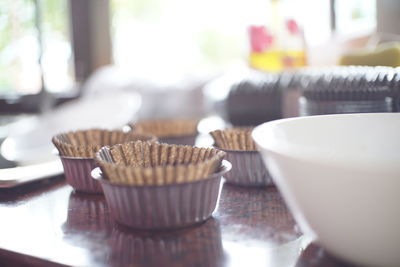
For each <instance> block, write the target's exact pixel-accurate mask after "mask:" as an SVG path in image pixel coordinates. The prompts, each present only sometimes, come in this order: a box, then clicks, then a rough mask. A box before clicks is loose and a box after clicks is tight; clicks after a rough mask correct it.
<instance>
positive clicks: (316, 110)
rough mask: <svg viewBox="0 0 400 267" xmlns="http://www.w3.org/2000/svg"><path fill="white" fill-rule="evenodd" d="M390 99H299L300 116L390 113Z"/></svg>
mask: <svg viewBox="0 0 400 267" xmlns="http://www.w3.org/2000/svg"><path fill="white" fill-rule="evenodd" d="M391 111H392V99H391V98H390V97H386V98H384V99H382V100H360V101H334V100H332V101H320V100H318V101H315V100H308V99H307V98H305V97H300V98H299V113H300V116H311V115H325V114H344V113H375V112H391Z"/></svg>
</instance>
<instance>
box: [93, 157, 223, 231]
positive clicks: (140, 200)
mask: <svg viewBox="0 0 400 267" xmlns="http://www.w3.org/2000/svg"><path fill="white" fill-rule="evenodd" d="M229 169H230V164H229V163H228V162H226V161H225V162H224V164H223V167H222V169H221V170H220V171H219V172H218V173H215V174H212V175H210V176H209V177H207V179H202V180H200V181H196V182H188V183H182V184H171V185H163V186H131V185H120V184H113V183H110V182H108V181H107V180H106V179H104V177H101V176H99V175H97V174H96V171H99V169H95V171H93V172H92V176H93V177H94V178H96V179H99V180H100V182H101V184H102V186H103V189H104V195H105V198H106V200H107V204H108V207H109V209H110V212H111V216H112V217H113V219H114V220H115V221H117V222H119V223H121V224H123V225H126V226H129V227H133V228H137V229H147V230H161V229H174V228H181V227H186V226H189V225H193V224H197V223H200V222H203V221H205V220H207V219H208V218H209V217H210V216H211V214H212V212H213V211H214V209H215V207H216V204H217V200H218V196H219V191H220V184H221V177H222V175H224V174H225V173H226V172H227V171H229Z"/></svg>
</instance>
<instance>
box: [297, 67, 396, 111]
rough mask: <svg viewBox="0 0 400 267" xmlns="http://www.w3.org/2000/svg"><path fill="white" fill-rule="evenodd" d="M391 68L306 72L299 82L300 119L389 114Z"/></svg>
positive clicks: (390, 109)
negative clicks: (306, 117)
mask: <svg viewBox="0 0 400 267" xmlns="http://www.w3.org/2000/svg"><path fill="white" fill-rule="evenodd" d="M390 70H392V68H385V67H356V66H354V67H335V68H330V69H322V70H319V71H313V72H311V71H310V72H308V73H305V74H304V75H303V78H302V96H301V97H300V98H299V113H300V115H301V116H309V115H323V114H340V113H371V112H391V111H393V106H392V102H393V101H392V92H391V89H390V87H389V81H391V80H392V77H393V75H390Z"/></svg>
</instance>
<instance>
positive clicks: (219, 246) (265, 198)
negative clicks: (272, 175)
mask: <svg viewBox="0 0 400 267" xmlns="http://www.w3.org/2000/svg"><path fill="white" fill-rule="evenodd" d="M0 218H1V219H0V265H1V266H60V265H61V266H63V265H72V266H252V267H253V266H274V267H275V266H276V267H278V266H297V267H299V266H328V267H329V266H332V267H333V266H344V265H345V264H344V263H341V262H339V261H338V260H336V259H334V258H333V257H331V256H329V255H327V253H326V252H325V251H324V250H323V249H321V248H320V247H318V246H316V245H313V244H309V242H310V241H309V240H308V238H307V237H305V236H303V235H302V234H301V233H300V232H299V230H298V228H297V226H296V224H295V222H294V220H293V218H292V216H291V214H290V212H289V211H288V210H287V208H286V206H285V204H284V202H283V200H282V198H281V196H280V194H279V193H278V191H277V189H276V188H275V187H269V188H266V189H259V188H243V187H237V186H233V185H228V184H223V185H222V190H221V195H220V200H219V204H218V206H217V209H216V210H215V212H214V214H213V217H212V218H210V219H209V220H207V221H206V222H205V223H203V224H200V225H197V226H193V227H190V228H186V229H182V230H179V231H174V232H144V231H137V230H133V229H128V228H126V227H123V226H121V225H118V224H117V223H115V222H114V221H113V220H112V218H110V213H109V210H108V207H107V204H106V202H105V199H104V197H103V196H102V195H87V194H81V193H76V192H74V191H73V189H72V188H71V187H70V186H69V185H67V184H66V183H65V181H64V179H63V177H62V176H60V177H55V178H52V179H48V180H44V181H40V182H36V183H32V184H28V185H24V186H21V187H19V188H14V189H3V190H1V191H0Z"/></svg>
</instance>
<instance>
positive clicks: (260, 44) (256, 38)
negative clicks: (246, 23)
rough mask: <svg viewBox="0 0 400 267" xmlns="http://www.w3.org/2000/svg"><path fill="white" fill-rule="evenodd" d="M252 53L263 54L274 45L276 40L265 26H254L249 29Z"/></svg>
mask: <svg viewBox="0 0 400 267" xmlns="http://www.w3.org/2000/svg"><path fill="white" fill-rule="evenodd" d="M249 32H250V45H251V51H252V52H257V53H261V52H264V51H265V50H266V49H267V48H268V47H270V46H271V45H272V42H273V40H274V38H273V37H272V35H271V34H270V33H269V31H268V30H267V28H266V27H265V26H256V25H252V26H250V28H249Z"/></svg>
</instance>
